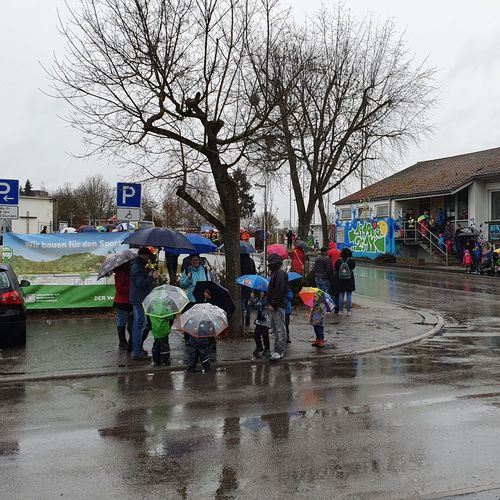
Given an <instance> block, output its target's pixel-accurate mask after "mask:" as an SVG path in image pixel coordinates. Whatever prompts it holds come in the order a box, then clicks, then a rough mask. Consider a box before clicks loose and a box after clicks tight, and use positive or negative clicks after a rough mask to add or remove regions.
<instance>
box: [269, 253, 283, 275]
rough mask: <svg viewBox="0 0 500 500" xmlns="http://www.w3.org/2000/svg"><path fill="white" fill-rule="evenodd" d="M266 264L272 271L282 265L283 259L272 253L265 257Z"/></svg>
mask: <svg viewBox="0 0 500 500" xmlns="http://www.w3.org/2000/svg"><path fill="white" fill-rule="evenodd" d="M267 265H268V266H269V267H270V268H271V270H272V271H274V270H275V269H279V268H280V267H281V266H282V265H283V259H282V258H281V257H280V256H279V255H278V254H276V253H272V254H271V255H269V257H268V258H267Z"/></svg>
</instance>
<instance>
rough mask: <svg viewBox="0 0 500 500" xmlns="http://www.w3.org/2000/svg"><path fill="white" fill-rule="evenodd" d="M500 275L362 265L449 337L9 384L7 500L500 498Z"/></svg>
mask: <svg viewBox="0 0 500 500" xmlns="http://www.w3.org/2000/svg"><path fill="white" fill-rule="evenodd" d="M499 280H500V278H497V279H495V278H478V277H470V276H462V275H452V274H443V273H425V272H419V271H410V272H409V271H406V270H398V271H392V270H391V271H385V270H382V269H375V268H360V269H359V270H358V271H357V284H358V288H359V291H360V292H362V293H365V294H369V295H374V296H378V297H381V298H387V299H390V300H394V301H397V302H400V303H406V304H418V305H419V306H420V307H426V308H429V309H434V310H437V311H440V312H442V313H443V314H444V315H445V317H446V319H447V324H446V331H445V332H444V334H443V335H442V336H439V337H435V338H433V339H429V340H427V341H425V342H421V343H419V344H414V345H411V346H408V347H407V348H405V349H401V350H399V351H397V352H384V353H379V354H376V355H370V356H364V357H361V358H354V359H347V360H345V359H344V360H341V361H333V362H326V361H325V362H316V363H293V364H290V365H286V364H282V365H279V366H269V365H265V364H260V365H255V366H252V367H238V368H237V367H234V368H228V369H226V370H218V371H214V372H211V373H207V374H201V373H200V374H191V375H185V374H183V373H180V372H175V373H167V372H161V373H159V372H157V373H150V374H148V373H142V374H135V375H129V376H119V377H102V378H96V379H81V380H66V381H58V382H37V383H26V384H15V385H10V386H5V385H4V386H1V387H0V401H1V404H0V422H1V434H0V481H1V484H2V488H1V493H0V496H1V497H2V498H9V499H11V498H12V499H18V498H19V499H26V498H44V499H45V498H56V497H57V498H121V499H123V498H160V497H163V498H207V499H208V498H216V499H230V498H252V499H253V498H255V499H258V498H271V499H274V498H287V499H288V498H319V499H322V498H325V499H326V498H404V497H425V496H430V497H446V498H458V495H461V494H463V493H469V495H468V497H469V498H476V497H477V498H481V499H486V498H498V491H499V489H500V432H499V431H500V320H499V318H498V316H499V310H498V309H499V305H498V304H499V303H500V297H499V293H498V291H497V290H498V284H500V281H499Z"/></svg>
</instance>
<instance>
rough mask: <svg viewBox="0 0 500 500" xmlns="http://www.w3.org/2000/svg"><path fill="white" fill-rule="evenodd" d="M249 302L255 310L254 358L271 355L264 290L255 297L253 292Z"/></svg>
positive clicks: (269, 323)
mask: <svg viewBox="0 0 500 500" xmlns="http://www.w3.org/2000/svg"><path fill="white" fill-rule="evenodd" d="M250 304H251V305H252V307H253V309H255V310H256V311H257V318H256V319H255V331H254V340H255V351H254V352H253V357H254V358H261V357H262V356H264V357H267V358H268V357H269V356H270V355H271V347H270V344H269V327H270V326H271V322H270V318H269V301H268V300H267V296H266V292H259V296H258V297H256V296H255V295H254V294H253V293H252V296H251V298H250Z"/></svg>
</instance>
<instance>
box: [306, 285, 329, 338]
mask: <svg viewBox="0 0 500 500" xmlns="http://www.w3.org/2000/svg"><path fill="white" fill-rule="evenodd" d="M325 312H326V306H325V304H323V302H322V300H321V293H320V292H318V293H316V294H315V295H314V303H313V307H312V309H311V313H310V320H309V322H310V323H311V325H312V327H313V328H314V333H315V334H316V340H315V341H314V342H313V343H312V345H313V347H320V348H322V347H325V331H324V321H325Z"/></svg>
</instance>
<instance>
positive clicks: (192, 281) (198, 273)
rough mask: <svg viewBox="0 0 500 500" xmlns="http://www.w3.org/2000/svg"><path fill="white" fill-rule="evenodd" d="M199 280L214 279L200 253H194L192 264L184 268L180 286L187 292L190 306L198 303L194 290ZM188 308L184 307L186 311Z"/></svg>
mask: <svg viewBox="0 0 500 500" xmlns="http://www.w3.org/2000/svg"><path fill="white" fill-rule="evenodd" d="M198 281H213V280H212V275H211V274H210V271H209V270H208V269H207V268H206V267H205V266H204V265H203V264H202V262H201V259H200V256H199V255H198V254H194V255H191V259H190V265H189V266H187V267H186V269H184V271H183V273H182V275H181V279H180V286H181V288H182V289H183V290H184V291H185V292H186V294H187V296H188V299H189V302H190V303H189V307H192V306H193V305H194V304H196V299H195V298H194V295H193V290H194V287H195V286H196V283H198ZM189 307H188V308H189ZM188 308H186V309H184V312H185V311H187V309H188Z"/></svg>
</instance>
